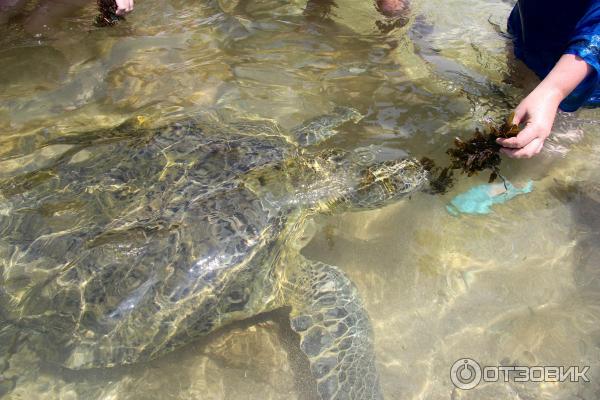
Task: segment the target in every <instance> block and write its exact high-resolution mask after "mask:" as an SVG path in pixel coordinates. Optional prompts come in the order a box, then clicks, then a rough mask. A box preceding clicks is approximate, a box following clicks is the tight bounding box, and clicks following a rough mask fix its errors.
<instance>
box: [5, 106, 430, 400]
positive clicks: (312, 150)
mask: <svg viewBox="0 0 600 400" xmlns="http://www.w3.org/2000/svg"><path fill="white" fill-rule="evenodd" d="M360 118H361V115H360V114H359V113H358V112H357V111H355V110H353V109H350V108H342V107H337V108H336V109H335V110H334V111H333V112H332V113H331V114H329V115H326V116H321V117H316V118H314V119H312V120H310V121H308V122H306V123H305V124H303V125H301V126H299V127H297V128H295V129H292V130H290V131H289V132H287V133H284V132H283V131H282V129H280V128H279V127H278V126H277V124H276V123H274V122H273V121H270V120H256V119H247V120H242V121H237V122H233V123H227V124H224V123H217V122H214V121H211V120H209V119H208V118H204V119H200V118H197V119H195V120H188V121H186V122H182V123H173V124H169V125H168V126H166V127H163V128H158V129H156V128H152V129H151V128H144V127H143V126H138V125H139V124H138V123H137V122H135V121H134V122H130V123H126V124H124V125H122V126H121V127H119V128H115V129H114V130H106V131H101V132H97V133H86V134H84V135H73V136H66V137H63V138H62V139H59V140H55V141H53V142H52V144H62V145H69V146H70V147H69V148H68V150H67V151H66V153H65V154H64V155H62V156H61V157H60V158H59V159H58V160H57V161H56V162H55V163H54V164H53V165H51V166H49V167H47V168H44V169H40V170H37V171H33V172H27V173H25V174H23V175H21V176H18V177H13V178H11V179H9V180H4V181H2V182H0V190H1V192H0V193H2V196H3V197H4V198H2V197H0V200H1V201H0V231H1V232H2V239H1V240H0V260H1V261H0V263H1V264H0V268H1V272H2V274H1V279H2V280H1V282H0V306H1V307H0V309H1V312H0V324H2V325H3V326H0V339H4V337H1V336H2V335H3V332H4V334H5V336H6V335H8V334H7V333H6V332H9V331H12V332H14V331H15V330H19V331H21V332H28V335H30V336H31V335H34V336H36V337H37V340H38V341H40V342H41V343H44V344H43V345H39V346H38V347H39V351H40V352H43V353H44V357H45V358H47V359H50V360H52V361H56V362H59V363H61V364H62V365H64V366H66V367H68V368H72V369H81V368H97V367H111V366H115V365H121V364H129V363H134V362H139V361H143V360H148V359H152V358H155V357H157V356H159V355H161V354H163V353H166V352H168V351H170V350H172V349H174V348H175V347H177V346H180V345H182V344H184V343H186V342H189V341H190V340H191V339H193V338H194V337H197V336H198V335H204V334H208V333H210V332H213V331H214V330H215V329H217V328H219V327H222V326H224V325H225V324H227V323H230V322H232V321H236V320H241V319H246V318H248V317H251V316H253V315H257V314H259V313H264V312H267V311H270V310H274V309H277V308H281V307H288V308H289V309H290V310H291V311H290V321H291V327H292V329H293V330H294V331H295V332H297V333H298V334H299V337H300V347H301V350H302V352H303V353H304V354H306V356H307V357H308V360H309V364H310V369H311V374H312V376H313V377H314V379H315V381H316V384H317V388H316V391H317V392H318V393H319V396H320V397H321V398H322V399H361V400H365V399H379V398H381V397H382V395H381V392H380V388H379V383H378V374H377V370H376V366H375V358H374V353H373V339H372V332H371V327H370V323H369V319H368V316H367V314H366V312H365V309H364V307H363V305H362V303H361V300H360V298H359V295H358V293H357V290H356V288H355V286H354V285H353V284H352V283H351V282H350V281H349V279H348V278H347V277H346V276H345V275H344V274H343V273H342V271H341V270H340V269H338V268H337V267H334V266H331V265H327V264H325V263H323V262H317V261H312V260H308V259H306V258H304V257H303V256H301V255H300V251H299V250H300V248H301V247H302V246H303V245H304V244H305V243H306V240H303V238H304V235H305V232H304V231H305V229H303V228H304V227H305V226H306V223H307V222H308V221H309V220H310V219H311V217H312V216H313V215H315V214H316V213H318V212H322V211H328V212H331V211H343V210H360V209H369V208H374V207H380V206H383V205H385V204H388V203H391V202H393V201H396V200H398V199H400V198H402V197H403V196H405V195H406V194H408V193H411V192H414V191H415V190H417V189H418V188H419V187H420V186H421V184H423V183H424V181H425V180H426V177H427V172H426V171H425V170H424V169H423V168H422V166H421V165H420V164H419V162H417V161H415V160H412V159H403V160H394V161H389V160H388V161H383V162H375V161H372V160H371V161H369V160H367V159H368V157H364V154H362V153H361V156H360V157H357V156H356V153H355V152H353V151H346V150H332V149H325V150H323V149H322V147H324V146H314V145H315V144H317V143H319V142H322V141H323V140H325V139H327V138H329V137H330V136H332V135H333V134H334V133H335V128H336V127H338V126H340V125H341V124H342V123H345V122H347V121H350V120H354V121H357V120H358V119H360ZM4 343H5V344H6V343H9V341H6V340H4ZM10 343H16V342H14V341H13V342H10ZM13 347H14V346H13ZM5 351H8V350H6V349H5ZM0 372H1V371H0Z"/></svg>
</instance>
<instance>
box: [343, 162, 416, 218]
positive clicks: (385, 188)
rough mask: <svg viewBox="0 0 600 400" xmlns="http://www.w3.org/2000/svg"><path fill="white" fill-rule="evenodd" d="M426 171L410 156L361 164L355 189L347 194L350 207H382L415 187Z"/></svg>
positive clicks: (414, 189)
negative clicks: (365, 164)
mask: <svg viewBox="0 0 600 400" xmlns="http://www.w3.org/2000/svg"><path fill="white" fill-rule="evenodd" d="M426 180H427V171H426V170H425V169H424V168H423V166H422V165H421V163H419V162H418V161H417V160H413V159H405V160H390V161H384V162H380V163H377V164H373V165H370V166H367V167H364V168H363V169H362V170H361V171H360V172H359V179H358V184H357V186H356V188H355V189H354V190H353V191H352V192H351V193H350V194H349V195H348V196H347V201H348V202H349V203H350V204H349V205H350V206H351V207H352V208H359V209H369V208H377V207H382V206H384V205H386V204H389V203H392V202H394V201H397V200H399V199H401V198H402V197H404V196H405V195H407V194H410V193H412V192H414V191H416V190H418V189H419V188H420V187H421V186H422V185H423V184H424V183H425V181H426Z"/></svg>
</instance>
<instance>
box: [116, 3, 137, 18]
mask: <svg viewBox="0 0 600 400" xmlns="http://www.w3.org/2000/svg"><path fill="white" fill-rule="evenodd" d="M116 3H117V12H116V14H117V15H125V14H127V13H129V12H131V11H133V0H116Z"/></svg>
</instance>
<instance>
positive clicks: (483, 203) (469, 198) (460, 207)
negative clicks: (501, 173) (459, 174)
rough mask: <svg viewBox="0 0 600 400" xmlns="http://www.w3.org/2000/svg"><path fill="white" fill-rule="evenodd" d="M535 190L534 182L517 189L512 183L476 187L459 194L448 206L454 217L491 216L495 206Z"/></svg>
mask: <svg viewBox="0 0 600 400" xmlns="http://www.w3.org/2000/svg"><path fill="white" fill-rule="evenodd" d="M532 190H533V182H532V181H529V182H527V184H526V185H525V186H523V187H522V188H517V187H515V186H514V185H513V184H512V183H510V182H506V187H504V185H503V184H502V183H497V184H487V185H479V186H475V187H473V188H471V189H469V190H468V191H466V192H464V193H462V194H459V195H458V196H456V197H455V198H453V199H452V201H451V202H450V204H448V205H447V206H446V209H447V210H448V212H449V213H450V214H452V215H459V214H460V213H463V214H489V213H490V212H491V211H492V206H493V205H494V204H502V203H505V202H507V201H508V200H510V199H512V198H513V197H515V196H518V195H520V194H525V193H529V192H531V191H532Z"/></svg>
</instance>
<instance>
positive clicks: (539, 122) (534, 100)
mask: <svg viewBox="0 0 600 400" xmlns="http://www.w3.org/2000/svg"><path fill="white" fill-rule="evenodd" d="M592 71H593V69H592V67H591V66H590V65H588V64H587V63H586V62H585V61H584V60H583V59H581V58H579V57H578V56H576V55H573V54H564V55H563V56H562V57H561V58H560V60H558V62H557V63H556V65H555V66H554V68H552V71H550V73H549V74H548V76H546V77H545V78H544V80H543V81H542V82H540V84H539V85H537V87H536V88H535V89H533V91H532V92H531V93H529V95H528V96H527V97H525V99H523V101H522V102H521V104H519V105H518V106H517V108H516V110H515V118H514V120H513V123H515V124H525V129H523V130H522V131H521V132H520V133H519V134H518V135H517V136H515V137H514V138H508V139H497V140H496V141H497V142H498V144H501V145H502V146H503V148H502V149H500V151H502V153H504V154H506V155H507V156H509V157H513V158H529V157H533V156H535V155H536V154H538V153H539V152H540V151H542V148H543V147H544V140H546V138H547V137H548V136H549V135H550V130H551V129H552V125H553V124H554V117H556V111H557V110H558V106H559V104H560V102H561V101H563V99H564V98H565V97H567V96H568V95H569V93H571V91H572V90H573V89H575V88H576V87H577V85H579V84H580V83H581V82H582V81H583V80H584V79H585V77H586V76H588V75H589V74H590V73H592Z"/></svg>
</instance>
